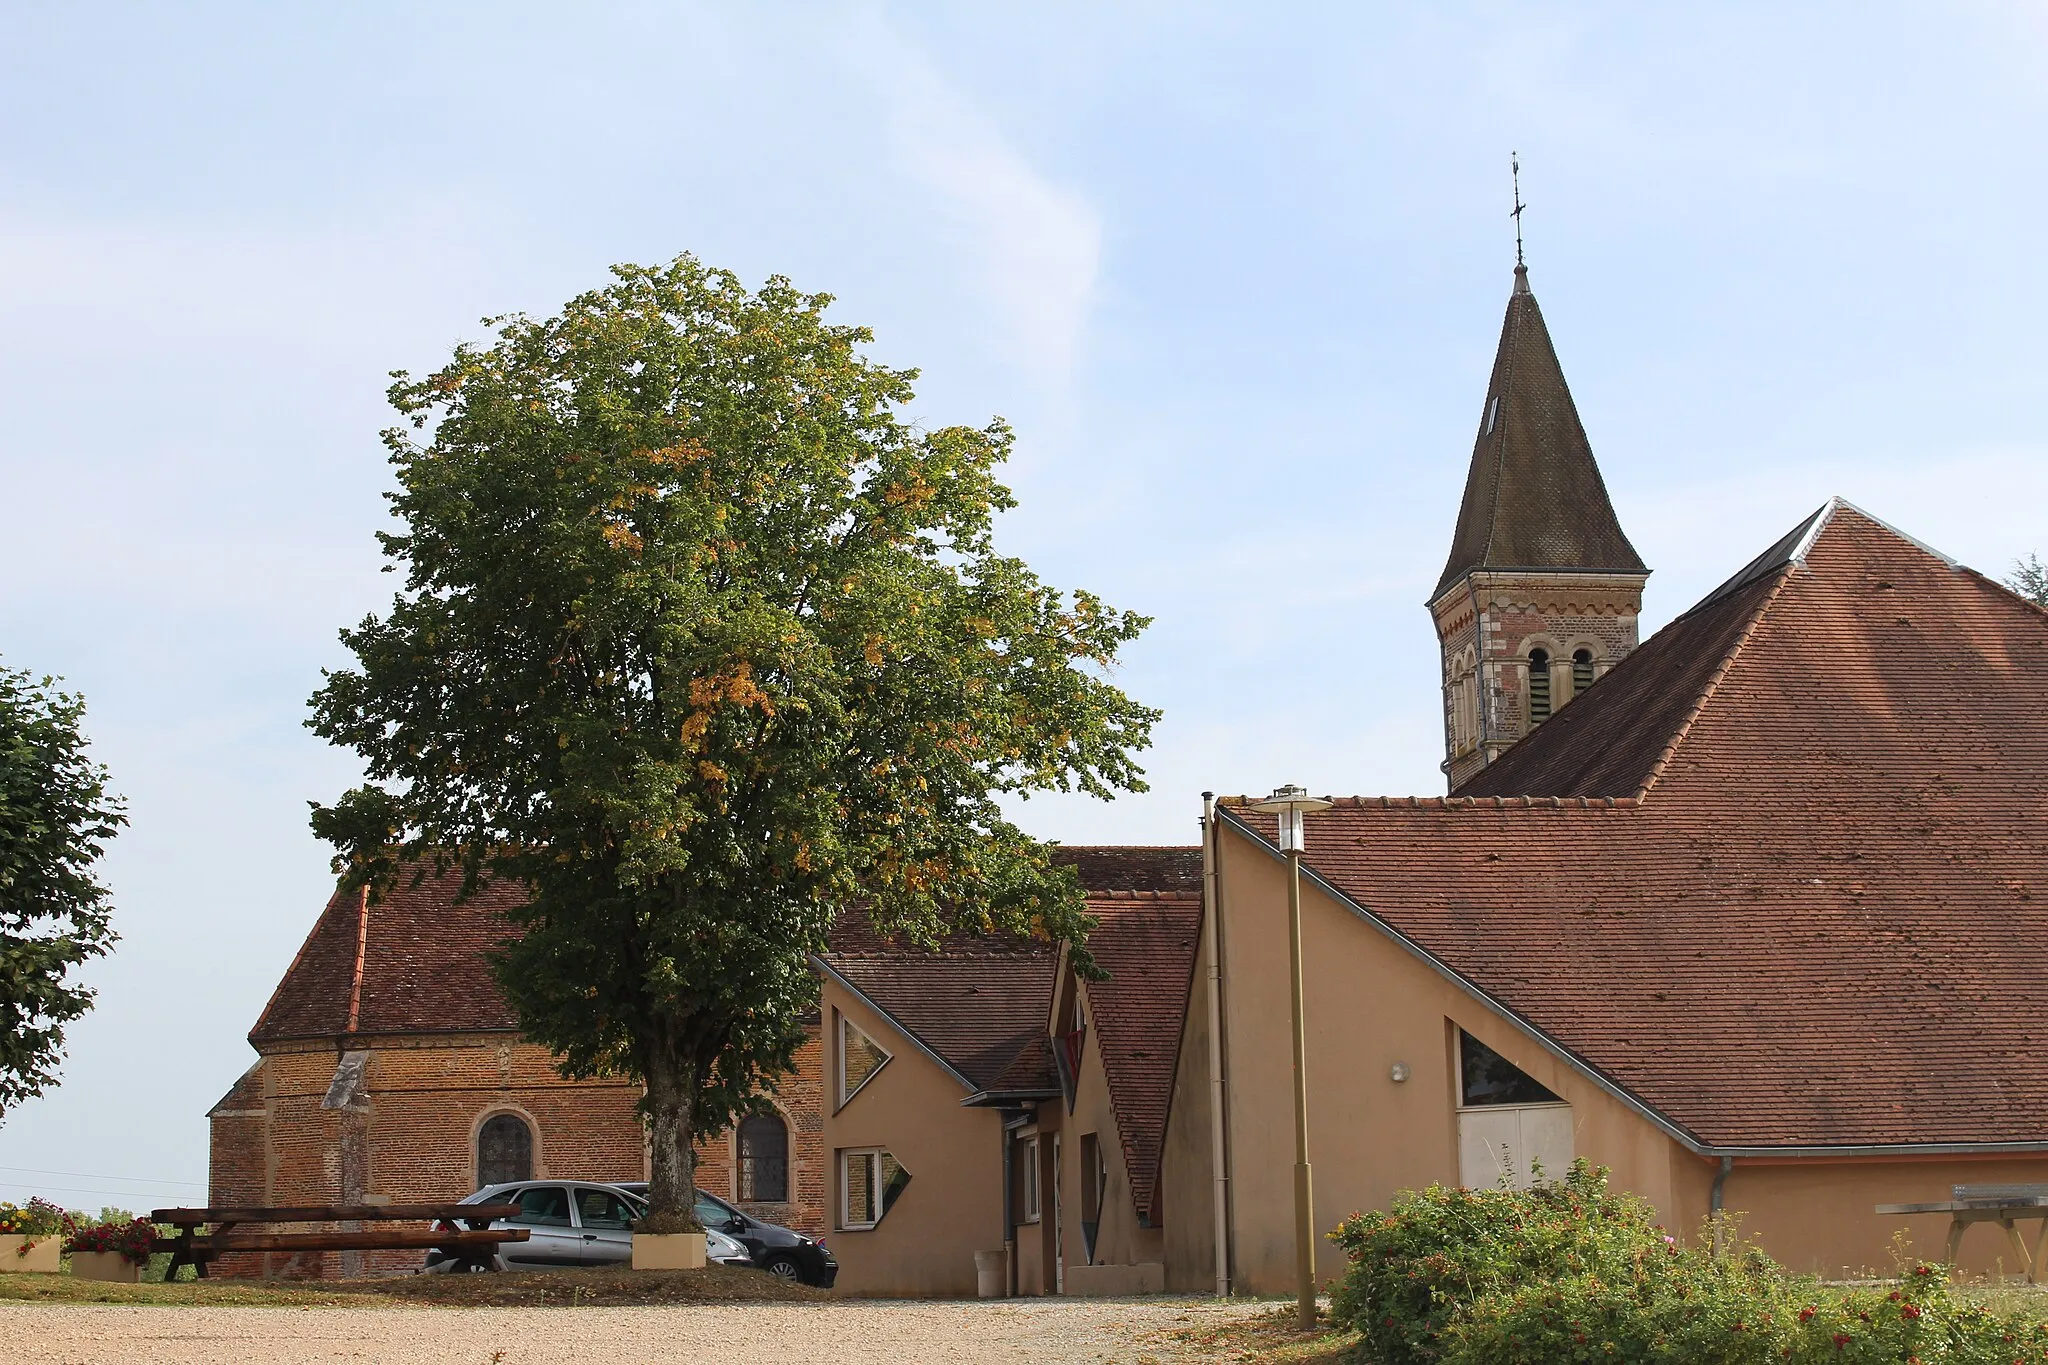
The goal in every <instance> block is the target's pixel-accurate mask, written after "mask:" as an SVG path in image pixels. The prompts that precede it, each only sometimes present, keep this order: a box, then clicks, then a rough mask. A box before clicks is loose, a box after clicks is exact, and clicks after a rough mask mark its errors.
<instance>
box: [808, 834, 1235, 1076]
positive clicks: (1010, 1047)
mask: <svg viewBox="0 0 2048 1365" xmlns="http://www.w3.org/2000/svg"><path fill="white" fill-rule="evenodd" d="M1054 856H1055V857H1056V858H1058V859H1059V860H1060V861H1062V862H1068V863H1071V864H1072V865H1073V866H1074V867H1075V868H1076V869H1077V870H1078V875H1079V876H1080V878H1081V881H1082V884H1083V885H1084V886H1085V887H1087V888H1088V890H1089V893H1090V894H1089V909H1090V911H1091V912H1092V913H1097V914H1100V913H1101V912H1102V909H1103V907H1105V906H1111V907H1116V908H1118V909H1119V910H1121V909H1123V908H1128V907H1129V906H1132V905H1135V904H1139V903H1145V904H1151V903H1154V902H1155V901H1156V900H1157V899H1158V898H1159V897H1160V896H1162V895H1164V896H1178V895H1182V894H1185V890H1186V888H1189V887H1192V888H1193V889H1194V891H1195V892H1196V893H1197V894H1199V891H1200V888H1201V884H1202V852H1201V850H1200V849H1199V848H1142V847H1140V848H1109V847H1093V846H1077V847H1064V846H1063V847H1061V848H1059V849H1057V850H1055V853H1054ZM1103 923H1104V927H1105V928H1107V926H1108V921H1107V920H1104V922H1103ZM1102 933H1103V930H1102V929H1098V930H1097V931H1096V936H1095V937H1091V938H1090V940H1089V946H1090V948H1091V949H1093V948H1094V946H1095V944H1096V942H1097V941H1098V939H1099V938H1100V937H1101V935H1102ZM821 960H822V961H823V962H824V963H825V964H826V965H827V966H828V967H829V968H830V969H831V970H832V971H834V972H836V973H837V974H838V975H839V976H840V977H842V978H843V979H844V980H845V981H846V983H847V984H848V985H850V986H852V987H853V988H854V989H855V990H857V991H859V992H860V993H861V994H862V995H864V996H866V997H867V998H868V1000H869V1001H871V1002H872V1003H873V1004H874V1005H875V1006H876V1008H878V1009H880V1010H881V1011H882V1012H883V1013H885V1014H887V1015H888V1016H889V1017H890V1019H891V1020H892V1021H893V1022H894V1023H895V1024H896V1025H897V1026H898V1027H900V1028H902V1029H903V1030H904V1031H906V1032H907V1033H909V1034H911V1035H912V1036H913V1037H915V1038H916V1039H917V1040H918V1041H919V1042H920V1043H922V1044H923V1045H924V1046H925V1047H927V1048H929V1049H930V1050H931V1051H932V1052H933V1053H934V1054H936V1055H937V1056H938V1057H940V1058H941V1059H942V1060H944V1061H945V1063H946V1064H947V1065H948V1066H950V1067H952V1068H953V1070H955V1071H957V1072H959V1073H960V1075H962V1076H963V1077H965V1078H966V1079H967V1081H968V1082H969V1083H970V1084H972V1085H973V1086H974V1087H975V1088H976V1089H977V1090H981V1091H987V1092H990V1093H992V1094H1057V1093H1059V1080H1058V1076H1057V1074H1056V1072H1055V1071H1054V1069H1053V1060H1052V1056H1051V1053H1050V1052H1049V1051H1048V1050H1047V1048H1046V1045H1045V1022H1046V1015H1047V1013H1048V1012H1049V1011H1050V1009H1051V1006H1052V987H1053V980H1054V975H1055V971H1056V969H1057V966H1058V954H1057V952H1056V950H1055V949H1054V948H1053V947H1052V946H1051V945H1048V944H1042V943H1030V942H1020V941H1017V940H1012V939H970V938H959V939H953V940H950V941H949V942H947V943H946V944H945V945H943V946H942V947H940V948H939V949H937V950H935V951H934V950H929V949H923V948H918V947H915V946H913V945H908V944H896V943H889V942H885V941H883V940H881V939H879V938H877V937H876V936H875V934H874V931H873V930H872V929H871V928H869V927H868V926H867V924H866V923H865V921H863V920H862V919H861V918H860V917H859V916H857V915H848V916H846V917H845V918H844V919H842V920H841V922H840V925H839V927H838V928H837V929H835V930H834V931H833V935H832V951H830V952H829V953H827V954H825V955H824V957H823V958H822V959H821ZM1185 994H1186V990H1185V987H1183V989H1182V995H1183V996H1185ZM1182 1004H1183V1007H1184V1005H1185V1001H1183V1002H1182ZM1179 1038H1180V1034H1179V1031H1178V1026H1176V1028H1175V1032H1174V1035H1173V1045H1175V1046H1177V1045H1178V1043H1179Z"/></svg>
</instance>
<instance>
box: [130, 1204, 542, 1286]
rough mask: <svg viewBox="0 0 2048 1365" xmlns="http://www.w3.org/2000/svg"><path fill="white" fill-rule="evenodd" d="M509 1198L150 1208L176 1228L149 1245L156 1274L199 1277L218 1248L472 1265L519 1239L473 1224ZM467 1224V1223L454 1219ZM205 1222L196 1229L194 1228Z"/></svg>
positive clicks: (509, 1210) (498, 1214) (503, 1212)
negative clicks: (393, 1254) (420, 1257)
mask: <svg viewBox="0 0 2048 1365" xmlns="http://www.w3.org/2000/svg"><path fill="white" fill-rule="evenodd" d="M518 1215H519V1205H517V1204H306V1205H300V1206H295V1207H278V1208H217V1209H155V1210H153V1211H152V1212H151V1213H150V1215H149V1216H150V1220H151V1221H152V1222H157V1223H168V1224H170V1225H171V1226H173V1227H175V1228H177V1229H178V1230H179V1231H178V1235H177V1236H175V1237H159V1238H157V1239H156V1242H155V1243H154V1245H153V1246H152V1247H151V1250H153V1251H168V1252H170V1253H171V1263H170V1265H168V1266H167V1267H165V1269H164V1279H165V1280H167V1281H168V1280H171V1279H175V1278H176V1277H177V1274H178V1267H179V1266H181V1265H189V1266H191V1267H193V1269H194V1271H195V1272H196V1273H197V1274H198V1275H199V1277H200V1278H201V1279H204V1278H205V1277H206V1263H207V1262H208V1261H210V1260H212V1259H213V1258H214V1257H216V1256H218V1255H220V1254H221V1253H222V1252H226V1251H290V1252H299V1251H403V1250H407V1249H412V1248H417V1249H419V1250H422V1251H425V1250H430V1249H434V1250H439V1251H441V1252H443V1253H444V1254H446V1255H447V1256H449V1257H451V1258H452V1259H455V1260H457V1261H461V1262H465V1263H467V1264H468V1265H480V1264H482V1263H483V1262H484V1260H485V1259H486V1258H487V1257H490V1256H492V1255H494V1254H495V1253H496V1252H497V1249H498V1248H499V1247H500V1246H502V1245H504V1244H505V1243H506V1242H524V1241H526V1240H527V1239H528V1238H529V1237H531V1236H532V1235H533V1234H532V1233H530V1232H528V1231H527V1230H526V1229H525V1228H491V1227H480V1226H477V1225H478V1224H487V1223H489V1222H490V1221H491V1220H492V1219H494V1218H516V1217H517V1216H518ZM416 1222H419V1223H435V1224H446V1225H447V1226H445V1227H439V1226H437V1227H431V1228H376V1229H372V1228H358V1229H353V1230H351V1229H342V1230H340V1231H336V1232H275V1231H241V1230H238V1229H241V1228H243V1227H244V1225H246V1224H250V1223H256V1224H263V1225H269V1226H274V1225H276V1224H279V1223H416ZM464 1223H468V1224H470V1226H469V1227H463V1226H462V1224H464ZM208 1226H210V1227H212V1228H213V1231H212V1232H210V1233H201V1232H200V1231H199V1229H200V1228H202V1227H208Z"/></svg>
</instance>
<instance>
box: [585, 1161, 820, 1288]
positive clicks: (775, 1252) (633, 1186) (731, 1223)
mask: <svg viewBox="0 0 2048 1365" xmlns="http://www.w3.org/2000/svg"><path fill="white" fill-rule="evenodd" d="M618 1188H619V1189H622V1190H625V1191H626V1192H627V1193H628V1194H631V1195H634V1196H636V1197H637V1198H640V1199H645V1198H646V1197H647V1183H646V1182H645V1181H634V1182H632V1183H630V1184H624V1185H620V1186H619V1187H618ZM697 1221H698V1222H700V1223H702V1224H703V1225H704V1226H705V1227H706V1228H708V1229H710V1230H711V1231H714V1232H722V1233H724V1234H725V1235H726V1236H728V1237H730V1238H732V1239H733V1240H734V1241H736V1242H738V1243H739V1244H740V1245H741V1246H743V1247H745V1248H746V1249H747V1251H748V1252H749V1253H750V1254H751V1255H752V1256H753V1258H754V1264H755V1265H757V1266H759V1267H760V1268H761V1269H763V1270H765V1271H767V1272H768V1273H769V1274H771V1275H780V1276H782V1277H783V1278H784V1279H787V1280H797V1281H799V1282H801V1283H803V1284H810V1285H816V1286H817V1287H818V1288H820V1289H830V1288H831V1287H832V1282H833V1281H834V1280H836V1279H838V1278H839V1262H838V1261H836V1260H834V1259H833V1257H832V1253H831V1252H830V1251H828V1250H827V1249H826V1247H825V1244H824V1243H823V1242H821V1241H818V1240H816V1239H815V1238H811V1237H806V1236H804V1235H803V1234H802V1233H801V1232H795V1231H792V1230H791V1229H789V1228H785V1227H782V1226H780V1225H778V1224H775V1223H764V1222H762V1221H761V1220H760V1219H758V1218H755V1217H753V1216H751V1215H749V1214H744V1213H741V1212H740V1211H739V1210H738V1209H736V1208H734V1207H733V1206H732V1205H730V1204H728V1203H726V1202H725V1201H724V1200H723V1199H720V1198H719V1197H718V1196H717V1195H715V1194H706V1193H704V1191H702V1190H699V1191H697Z"/></svg>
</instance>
